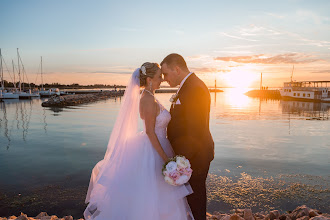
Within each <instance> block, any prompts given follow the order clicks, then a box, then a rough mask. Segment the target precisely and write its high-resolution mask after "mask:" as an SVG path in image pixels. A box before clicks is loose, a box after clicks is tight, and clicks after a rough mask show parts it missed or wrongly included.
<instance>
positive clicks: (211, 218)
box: [207, 205, 330, 220]
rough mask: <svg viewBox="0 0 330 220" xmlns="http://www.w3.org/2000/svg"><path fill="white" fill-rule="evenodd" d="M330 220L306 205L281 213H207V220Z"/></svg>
mask: <svg viewBox="0 0 330 220" xmlns="http://www.w3.org/2000/svg"><path fill="white" fill-rule="evenodd" d="M216 219H217V220H220V219H221V220H262V219H264V220H275V219H279V220H330V214H327V213H322V212H320V211H318V210H315V209H311V208H309V207H307V206H306V205H302V206H298V207H297V208H295V209H294V210H293V211H288V212H286V213H280V212H279V211H278V210H272V211H270V212H268V211H261V212H256V213H253V212H252V210H251V209H233V210H231V213H230V214H228V213H220V212H217V211H216V212H214V213H213V214H209V213H207V220H216Z"/></svg>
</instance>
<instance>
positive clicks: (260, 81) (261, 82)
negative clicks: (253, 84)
mask: <svg viewBox="0 0 330 220" xmlns="http://www.w3.org/2000/svg"><path fill="white" fill-rule="evenodd" d="M260 90H262V73H261V76H260Z"/></svg>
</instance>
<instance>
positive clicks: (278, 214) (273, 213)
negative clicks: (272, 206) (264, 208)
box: [269, 210, 280, 220]
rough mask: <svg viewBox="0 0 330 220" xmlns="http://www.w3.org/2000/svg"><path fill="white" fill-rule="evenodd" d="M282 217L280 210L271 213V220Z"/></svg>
mask: <svg viewBox="0 0 330 220" xmlns="http://www.w3.org/2000/svg"><path fill="white" fill-rule="evenodd" d="M279 217H280V212H279V211H278V210H273V211H271V212H269V218H270V220H274V219H278V218H279Z"/></svg>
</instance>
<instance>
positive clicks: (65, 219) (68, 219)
mask: <svg viewBox="0 0 330 220" xmlns="http://www.w3.org/2000/svg"><path fill="white" fill-rule="evenodd" d="M63 218H64V220H73V217H72V216H71V215H68V216H64V217H63Z"/></svg>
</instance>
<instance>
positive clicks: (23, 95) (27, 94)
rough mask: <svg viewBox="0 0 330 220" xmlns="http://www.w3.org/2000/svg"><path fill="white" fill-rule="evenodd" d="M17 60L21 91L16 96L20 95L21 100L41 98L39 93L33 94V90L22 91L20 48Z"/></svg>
mask: <svg viewBox="0 0 330 220" xmlns="http://www.w3.org/2000/svg"><path fill="white" fill-rule="evenodd" d="M17 59H18V77H19V91H16V93H15V94H18V95H19V98H20V99H31V98H40V95H39V93H32V92H31V88H30V89H29V90H28V92H24V91H22V87H21V67H20V63H19V61H20V60H21V57H20V55H19V53H18V48H17ZM21 61H22V60H21ZM23 68H24V66H23ZM23 74H24V72H23Z"/></svg>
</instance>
